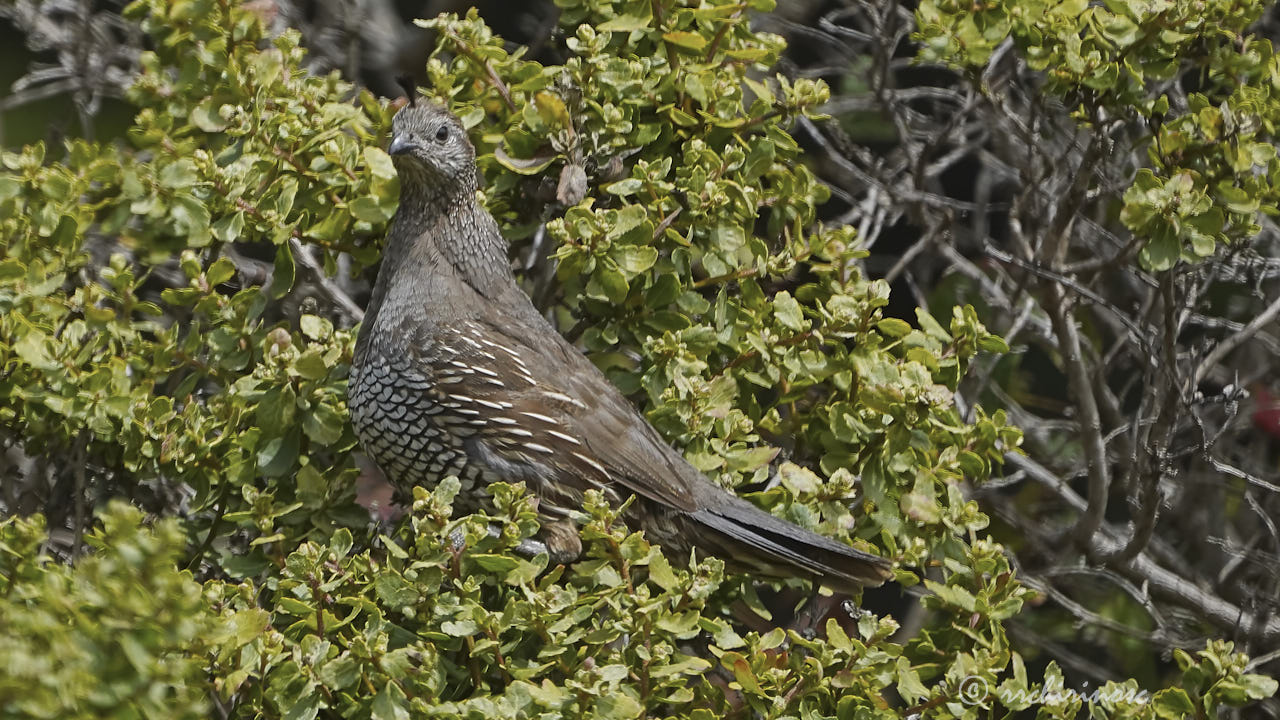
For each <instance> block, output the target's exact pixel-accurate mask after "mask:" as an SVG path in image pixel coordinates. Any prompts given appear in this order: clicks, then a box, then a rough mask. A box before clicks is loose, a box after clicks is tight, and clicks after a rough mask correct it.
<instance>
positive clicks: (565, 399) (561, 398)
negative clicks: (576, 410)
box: [542, 391, 587, 410]
mask: <svg viewBox="0 0 1280 720" xmlns="http://www.w3.org/2000/svg"><path fill="white" fill-rule="evenodd" d="M542 394H543V395H545V396H546V397H549V398H551V399H552V400H559V401H560V402H566V403H569V404H570V405H573V406H575V407H580V408H582V409H584V410H585V409H586V407H587V406H586V405H583V404H582V402H581V401H579V400H578V399H576V398H571V397H569V396H568V395H565V394H564V393H558V392H550V391H548V392H544V393H542Z"/></svg>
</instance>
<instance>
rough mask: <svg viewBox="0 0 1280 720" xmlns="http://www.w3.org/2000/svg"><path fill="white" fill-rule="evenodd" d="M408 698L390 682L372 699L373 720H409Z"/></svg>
mask: <svg viewBox="0 0 1280 720" xmlns="http://www.w3.org/2000/svg"><path fill="white" fill-rule="evenodd" d="M407 703H408V698H406V697H405V695H404V691H402V690H401V689H400V688H399V687H398V686H396V684H395V683H394V682H392V681H390V680H388V681H387V684H386V685H385V686H383V688H382V690H381V691H379V692H378V694H377V695H376V696H375V697H374V698H373V714H372V718H373V720H409V710H408V708H407V707H405V705H407Z"/></svg>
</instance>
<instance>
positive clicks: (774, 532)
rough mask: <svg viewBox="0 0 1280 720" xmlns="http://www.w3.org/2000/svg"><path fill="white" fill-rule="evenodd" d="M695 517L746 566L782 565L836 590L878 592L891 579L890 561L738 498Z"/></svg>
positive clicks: (701, 511) (727, 500) (729, 553)
mask: <svg viewBox="0 0 1280 720" xmlns="http://www.w3.org/2000/svg"><path fill="white" fill-rule="evenodd" d="M725 500H726V502H724V503H717V504H716V506H714V507H708V508H704V509H702V510H698V511H696V512H694V513H692V515H691V517H692V519H693V520H694V521H695V522H698V523H700V524H702V525H704V526H706V527H708V528H710V529H712V530H715V531H717V532H718V533H719V534H720V535H722V536H723V537H724V538H725V539H726V540H729V541H730V543H729V545H731V546H732V550H734V551H735V552H728V553H725V554H726V555H728V556H729V557H732V558H734V559H736V560H738V561H739V562H741V563H742V564H744V565H747V566H753V567H760V568H762V569H767V568H768V567H770V566H776V565H782V566H785V567H789V568H791V569H792V570H793V572H789V573H787V572H784V573H782V574H784V575H791V574H800V575H807V576H809V577H810V578H812V579H813V580H815V581H817V582H819V583H821V584H823V585H826V586H828V587H830V588H831V589H833V590H838V591H842V592H849V591H853V590H856V589H857V588H861V587H877V586H879V585H882V584H884V581H885V580H888V579H889V578H890V577H892V572H891V571H890V562H889V561H888V560H885V559H884V558H882V557H878V556H876V555H872V554H870V553H866V552H863V551H861V550H857V549H855V548H852V547H849V546H848V545H845V544H843V543H840V542H836V541H835V540H832V539H830V538H827V537H823V536H822V535H818V534H816V533H812V532H809V531H808V530H805V529H803V528H800V527H797V526H795V525H792V524H791V523H789V522H786V521H784V520H781V519H779V518H776V517H774V516H773V515H770V514H769V513H767V512H765V511H763V510H761V509H759V508H757V507H756V506H754V505H752V504H751V503H749V502H747V501H745V500H742V499H740V498H736V497H731V496H730V497H727V498H725Z"/></svg>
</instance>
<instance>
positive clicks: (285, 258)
mask: <svg viewBox="0 0 1280 720" xmlns="http://www.w3.org/2000/svg"><path fill="white" fill-rule="evenodd" d="M296 272H297V266H296V265H294V262H293V250H292V249H291V248H290V247H289V243H287V242H286V243H282V244H281V245H280V246H279V247H277V248H276V261H275V266H274V271H273V272H272V274H271V290H270V294H271V297H272V299H275V300H279V299H280V298H282V297H284V296H285V295H288V294H289V291H290V290H292V289H293V281H294V274H295V273H296Z"/></svg>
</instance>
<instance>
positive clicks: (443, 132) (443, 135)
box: [436, 125, 449, 142]
mask: <svg viewBox="0 0 1280 720" xmlns="http://www.w3.org/2000/svg"><path fill="white" fill-rule="evenodd" d="M448 139H449V128H448V127H445V126H444V125H441V126H440V128H439V129H438V130H436V140H437V141H438V142H444V141H445V140H448Z"/></svg>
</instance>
